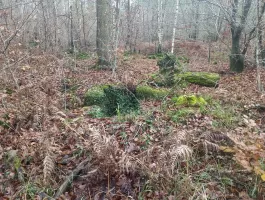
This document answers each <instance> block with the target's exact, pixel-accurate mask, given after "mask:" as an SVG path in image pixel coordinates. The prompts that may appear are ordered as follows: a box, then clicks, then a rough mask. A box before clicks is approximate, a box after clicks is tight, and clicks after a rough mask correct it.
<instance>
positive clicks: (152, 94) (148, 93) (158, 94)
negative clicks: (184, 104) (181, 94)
mask: <svg viewBox="0 0 265 200" xmlns="http://www.w3.org/2000/svg"><path fill="white" fill-rule="evenodd" d="M168 94H169V90H166V89H161V88H159V89H158V88H152V87H150V86H145V85H144V86H138V87H137V88H136V97H137V98H139V99H163V98H164V97H165V96H167V95H168Z"/></svg>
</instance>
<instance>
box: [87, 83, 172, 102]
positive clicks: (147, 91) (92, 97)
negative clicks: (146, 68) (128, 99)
mask: <svg viewBox="0 0 265 200" xmlns="http://www.w3.org/2000/svg"><path fill="white" fill-rule="evenodd" d="M108 87H109V85H98V86H94V87H92V88H90V89H89V90H88V91H87V92H86V94H85V100H84V106H92V105H98V106H100V105H102V103H104V102H105V100H106V94H105V92H104V89H107V88H108ZM168 93H169V90H167V89H161V88H159V89H158V88H153V87H150V86H145V85H144V86H143V85H140V86H137V88H136V98H138V99H163V98H164V97H165V96H166V95H168Z"/></svg>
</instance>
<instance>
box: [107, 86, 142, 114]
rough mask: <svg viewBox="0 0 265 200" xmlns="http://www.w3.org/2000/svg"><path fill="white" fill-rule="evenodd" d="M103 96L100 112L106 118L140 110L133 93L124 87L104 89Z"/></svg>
mask: <svg viewBox="0 0 265 200" xmlns="http://www.w3.org/2000/svg"><path fill="white" fill-rule="evenodd" d="M104 95H105V98H104V101H103V103H102V110H103V112H104V113H106V115H108V116H113V115H117V114H119V115H120V114H128V113H130V112H132V111H137V110H139V108H140V103H139V101H138V99H137V98H136V96H135V93H133V92H132V91H130V90H128V89H127V88H125V87H113V86H109V87H108V88H105V89H104Z"/></svg>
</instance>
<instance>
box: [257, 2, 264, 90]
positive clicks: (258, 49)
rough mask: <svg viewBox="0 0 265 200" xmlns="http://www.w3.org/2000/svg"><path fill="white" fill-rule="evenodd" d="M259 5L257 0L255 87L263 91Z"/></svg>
mask: <svg viewBox="0 0 265 200" xmlns="http://www.w3.org/2000/svg"><path fill="white" fill-rule="evenodd" d="M259 5H260V0H257V19H258V22H257V29H256V32H257V33H256V34H257V38H256V40H257V42H256V45H257V46H256V64H257V88H258V90H259V91H260V92H263V90H264V88H263V86H262V82H261V78H260V77H261V69H260V68H261V66H260V62H259V57H260V53H261V42H260V40H261V35H260V34H261V31H260V30H261V27H260V25H261V19H260V18H259V16H260V9H259Z"/></svg>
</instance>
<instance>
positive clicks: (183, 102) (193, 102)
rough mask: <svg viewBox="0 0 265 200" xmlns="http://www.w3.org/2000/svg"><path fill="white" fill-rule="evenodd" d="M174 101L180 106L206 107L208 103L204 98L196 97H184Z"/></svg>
mask: <svg viewBox="0 0 265 200" xmlns="http://www.w3.org/2000/svg"><path fill="white" fill-rule="evenodd" d="M172 101H173V102H174V103H175V104H176V105H178V106H205V105H207V102H206V101H205V100H204V98H203V97H200V96H196V95H182V96H179V97H177V98H176V97H174V98H172Z"/></svg>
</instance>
